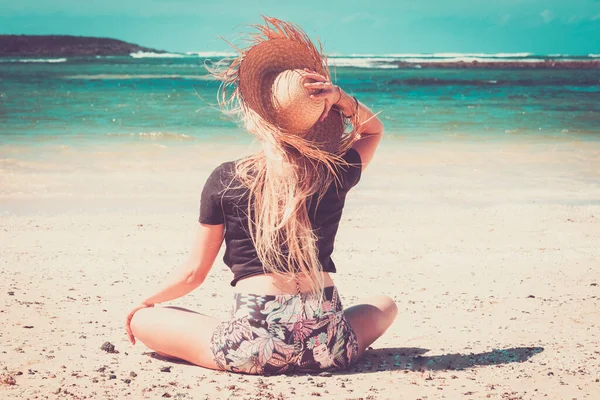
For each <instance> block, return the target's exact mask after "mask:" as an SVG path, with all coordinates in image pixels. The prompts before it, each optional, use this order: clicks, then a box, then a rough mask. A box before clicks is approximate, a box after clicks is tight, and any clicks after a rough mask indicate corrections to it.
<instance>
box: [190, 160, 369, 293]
mask: <svg viewBox="0 0 600 400" xmlns="http://www.w3.org/2000/svg"><path fill="white" fill-rule="evenodd" d="M343 159H344V160H345V161H346V162H347V163H348V164H349V165H348V166H343V167H342V168H340V175H341V176H340V177H339V178H340V183H338V184H337V187H336V183H335V182H334V183H332V184H331V186H330V187H329V188H328V190H327V192H326V193H325V196H324V197H323V199H322V200H321V202H319V204H318V206H317V208H316V209H315V207H314V206H309V218H310V220H311V223H312V226H313V229H314V230H315V234H316V235H317V238H318V250H319V261H320V262H321V266H322V269H323V271H326V272H336V270H335V264H334V263H333V260H332V259H331V254H332V253H333V245H334V240H335V235H336V233H337V230H338V226H339V223H340V219H341V217H342V210H343V208H344V202H345V200H346V194H347V193H348V191H349V190H350V189H351V188H352V187H354V186H355V185H356V184H357V183H358V181H359V180H360V175H361V169H362V167H361V160H360V155H359V154H358V152H357V151H356V150H354V149H350V150H349V151H348V152H347V153H346V154H345V155H344V156H343ZM311 203H312V204H314V202H311ZM247 209H248V189H245V188H242V187H241V184H240V183H239V181H238V180H237V178H236V176H235V162H234V161H230V162H226V163H223V164H221V165H219V166H218V167H217V168H216V169H215V170H214V171H213V172H212V173H211V174H210V176H209V177H208V180H207V181H206V184H205V185H204V188H203V190H202V197H201V200H200V218H199V221H200V223H202V224H207V225H219V224H225V246H226V247H225V255H224V257H223V261H224V262H225V264H226V265H227V266H228V267H229V268H230V269H231V271H232V272H233V281H231V285H232V286H235V285H236V283H237V282H238V281H239V280H240V279H244V278H247V277H250V276H254V275H261V274H264V270H263V267H262V263H261V262H260V261H259V259H258V258H257V256H256V249H255V247H254V244H253V243H252V239H251V237H250V235H249V233H248V217H247Z"/></svg>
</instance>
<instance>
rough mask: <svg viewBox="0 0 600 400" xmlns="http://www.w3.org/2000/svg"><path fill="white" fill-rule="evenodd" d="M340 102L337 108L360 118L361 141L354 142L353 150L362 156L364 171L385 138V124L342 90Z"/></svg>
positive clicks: (348, 114)
mask: <svg viewBox="0 0 600 400" xmlns="http://www.w3.org/2000/svg"><path fill="white" fill-rule="evenodd" d="M338 89H339V90H340V93H341V95H340V100H339V101H338V102H337V103H336V107H338V109H339V110H340V111H341V112H343V113H344V115H346V116H351V115H354V114H355V113H356V114H357V116H358V121H359V122H358V123H359V126H360V128H359V133H360V139H359V140H357V141H356V142H354V145H353V146H352V148H353V149H354V150H356V151H357V152H358V154H360V159H361V162H362V169H363V170H364V169H365V168H366V167H367V165H369V163H370V162H371V160H372V159H373V155H374V154H375V150H377V147H378V146H379V142H380V141H381V138H382V137H383V122H381V120H380V119H379V118H377V116H376V115H375V114H373V112H372V111H371V110H369V109H368V108H367V107H366V106H365V105H364V104H362V103H360V102H359V101H358V100H355V98H354V97H352V96H350V95H348V94H347V93H346V92H344V91H343V90H342V89H341V88H339V87H338Z"/></svg>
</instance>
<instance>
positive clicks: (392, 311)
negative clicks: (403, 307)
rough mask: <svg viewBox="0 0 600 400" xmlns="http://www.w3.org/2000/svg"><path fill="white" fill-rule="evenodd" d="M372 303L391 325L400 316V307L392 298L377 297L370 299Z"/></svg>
mask: <svg viewBox="0 0 600 400" xmlns="http://www.w3.org/2000/svg"><path fill="white" fill-rule="evenodd" d="M370 303H371V304H372V305H373V306H375V307H377V308H378V309H379V310H380V311H381V313H382V314H383V316H384V318H385V320H386V321H389V323H390V324H391V323H392V322H393V321H394V319H395V318H396V315H398V306H397V305H396V302H395V301H394V299H392V298H391V297H390V296H386V295H380V296H375V297H373V298H371V299H370Z"/></svg>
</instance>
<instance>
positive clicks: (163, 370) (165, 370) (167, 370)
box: [160, 367, 171, 372]
mask: <svg viewBox="0 0 600 400" xmlns="http://www.w3.org/2000/svg"><path fill="white" fill-rule="evenodd" d="M160 372H171V367H162V368H161V369H160Z"/></svg>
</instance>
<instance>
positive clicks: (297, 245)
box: [207, 18, 358, 294]
mask: <svg viewBox="0 0 600 400" xmlns="http://www.w3.org/2000/svg"><path fill="white" fill-rule="evenodd" d="M265 21H266V22H267V23H266V24H265V25H264V26H259V27H258V28H259V30H260V32H261V33H262V36H261V35H256V36H253V37H252V39H253V41H254V44H257V43H260V42H262V41H266V40H269V39H273V38H287V39H291V40H295V41H298V42H301V43H302V44H303V45H305V46H306V47H307V48H309V49H310V51H313V52H314V54H318V56H319V57H321V56H320V54H321V52H319V51H318V50H317V49H316V48H315V47H314V45H313V44H312V42H311V41H310V39H309V38H308V37H307V36H306V35H305V34H304V33H303V32H302V31H301V29H300V28H298V27H296V26H295V25H292V24H289V23H286V22H283V21H279V20H276V19H273V18H265ZM269 24H271V25H272V26H273V27H271V26H269ZM251 47H252V46H250V47H249V48H251ZM237 50H238V52H239V53H240V54H239V57H238V58H236V59H234V60H233V61H232V60H223V61H222V62H221V63H219V64H217V65H216V67H214V68H209V67H207V68H208V69H209V71H210V72H211V73H212V74H213V75H214V76H215V77H216V78H217V79H219V80H221V81H222V84H221V87H220V89H219V95H218V101H219V105H220V106H221V108H222V109H223V111H224V112H225V113H227V114H233V115H234V116H236V117H238V118H239V119H240V120H241V122H242V124H243V125H244V127H246V129H248V130H249V131H250V132H252V133H254V134H255V135H256V136H257V137H258V138H259V139H260V140H261V141H262V143H263V151H261V152H259V153H257V154H254V155H251V156H249V157H247V158H245V159H243V160H240V161H238V162H237V163H236V177H237V178H238V180H239V181H240V183H241V184H242V185H243V187H245V188H247V189H248V193H249V196H248V205H247V215H248V229H249V233H250V236H251V238H252V241H253V243H254V246H255V248H256V252H257V257H258V259H259V260H260V261H261V263H262V265H263V269H264V271H265V273H268V274H272V275H273V276H275V277H276V279H278V280H280V281H284V282H285V281H290V280H292V279H295V278H297V277H298V276H302V277H304V278H306V279H307V280H308V283H309V287H310V291H311V292H312V293H314V294H318V293H320V292H321V291H322V289H323V275H322V273H321V263H320V261H319V249H318V237H317V235H316V234H315V231H314V229H313V226H312V223H311V215H309V209H311V208H312V209H315V210H316V206H317V205H318V203H319V202H320V201H321V199H322V198H323V196H324V195H325V193H326V191H327V190H328V189H329V188H330V187H331V185H332V184H336V180H337V177H338V176H339V173H338V171H339V168H340V166H343V165H346V163H345V161H344V160H343V159H342V158H341V156H340V155H341V154H343V153H345V152H346V151H347V150H348V149H349V148H350V146H351V145H352V143H353V142H354V141H355V140H356V139H357V138H358V121H357V119H355V120H353V121H351V123H348V121H345V122H344V123H345V124H346V125H345V127H348V126H351V127H352V130H351V131H350V132H346V133H345V134H344V135H343V137H340V138H339V144H336V151H335V153H333V152H330V151H324V150H323V149H322V148H320V146H319V143H315V142H313V141H310V140H307V139H305V138H304V137H302V136H301V135H294V134H284V133H282V131H281V129H280V128H279V127H278V126H276V125H275V124H273V123H271V122H269V121H267V120H265V119H264V118H262V117H261V116H260V115H259V114H258V113H257V112H256V111H254V110H253V109H252V108H250V107H249V106H248V105H247V103H246V102H245V101H244V97H243V95H242V93H241V91H240V90H239V67H240V65H241V63H242V61H243V58H244V55H245V53H246V52H247V51H248V50H247V49H246V50H239V49H237ZM323 64H324V69H325V71H326V75H327V76H329V71H328V70H327V64H326V60H325V59H323ZM229 88H232V89H233V90H232V91H231V92H228V89H229ZM332 112H334V111H332ZM312 202H314V203H312Z"/></svg>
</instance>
